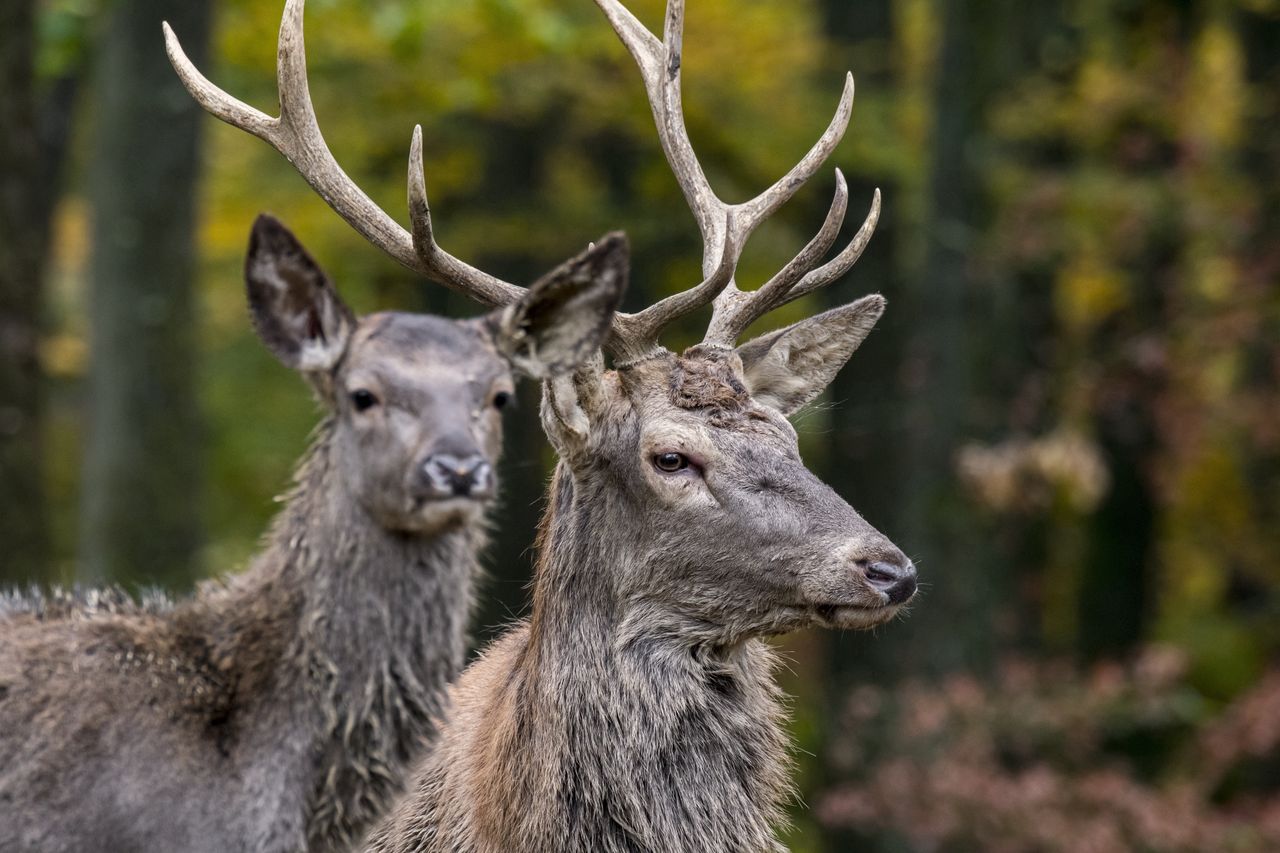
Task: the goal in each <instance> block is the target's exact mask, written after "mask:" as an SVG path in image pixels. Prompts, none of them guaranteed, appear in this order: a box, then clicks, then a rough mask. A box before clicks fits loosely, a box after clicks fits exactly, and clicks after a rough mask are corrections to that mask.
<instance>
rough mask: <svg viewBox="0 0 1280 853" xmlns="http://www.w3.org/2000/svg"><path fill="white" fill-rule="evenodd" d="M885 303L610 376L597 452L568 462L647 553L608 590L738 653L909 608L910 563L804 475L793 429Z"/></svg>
mask: <svg viewBox="0 0 1280 853" xmlns="http://www.w3.org/2000/svg"><path fill="white" fill-rule="evenodd" d="M882 304H883V303H882V301H881V300H879V298H878V297H875V298H872V299H870V300H864V301H863V302H862V303H855V305H856V306H857V307H858V310H856V311H854V310H843V309H842V310H843V313H836V312H831V313H830V314H828V315H821V316H820V317H816V318H813V319H812V320H808V321H804V322H803V323H801V324H797V326H795V327H791V328H789V329H786V330H783V331H782V332H780V333H775V334H774V335H771V336H767V337H766V338H762V339H759V340H758V341H753V342H752V343H750V344H747V345H745V346H743V347H740V348H738V350H736V351H734V350H729V349H727V348H709V347H695V348H693V349H692V350H690V351H688V352H686V353H685V354H684V355H682V356H675V355H672V354H670V353H662V354H660V355H658V356H656V357H652V358H649V359H647V360H644V361H641V362H639V363H637V364H635V365H634V366H632V367H628V368H624V369H622V370H619V371H617V373H614V374H606V375H605V376H604V377H603V381H602V382H601V384H600V386H599V394H598V396H599V397H601V398H602V399H603V403H602V404H600V405H599V406H597V407H596V408H595V416H594V418H593V419H592V423H591V425H590V429H589V432H588V433H587V441H586V442H585V443H584V444H583V445H581V446H580V447H578V448H577V451H578V452H576V453H575V452H573V450H572V449H571V450H570V453H569V454H567V456H566V458H567V459H568V460H569V464H570V466H571V468H573V469H574V473H575V477H576V479H577V480H578V482H579V483H580V486H579V489H581V490H582V491H584V493H586V494H587V495H589V497H588V498H587V499H586V501H584V502H583V504H584V505H585V504H588V503H589V504H590V506H592V507H605V508H606V509H604V510H599V511H603V512H607V513H609V515H610V516H611V518H610V519H609V521H608V523H609V526H610V527H612V528H615V529H617V530H619V531H620V532H621V535H622V536H624V537H625V538H626V539H627V541H628V542H629V543H630V545H629V548H628V551H629V552H630V553H633V554H636V555H638V557H637V558H635V559H631V560H625V561H620V565H622V567H623V568H622V569H621V571H620V574H619V576H618V577H617V578H614V579H612V580H613V582H614V583H615V584H616V586H615V594H616V595H617V596H618V598H619V599H620V600H622V601H623V602H625V603H626V606H627V607H628V608H629V609H635V611H636V612H638V613H643V614H645V618H644V619H643V620H638V621H642V622H646V623H648V624H653V623H655V622H657V623H662V622H663V619H661V618H658V619H654V618H652V617H654V615H655V612H656V613H661V614H663V615H665V616H667V617H668V618H672V619H675V620H676V622H677V624H681V625H683V626H685V628H686V629H687V630H688V631H691V632H703V633H705V632H706V631H708V630H709V631H710V632H711V633H713V634H715V635H716V636H717V637H718V638H719V639H720V640H722V641H729V642H731V641H733V640H735V639H740V638H743V637H747V636H755V635H762V634H772V633H780V632H784V631H789V630H793V629H796V628H800V627H804V626H808V625H822V626H825V627H838V628H869V627H872V626H874V625H878V624H880V623H882V622H884V621H886V620H888V619H890V618H892V617H893V616H894V615H895V614H896V613H897V612H898V611H899V610H900V609H901V607H902V606H903V605H904V604H905V603H906V602H908V601H909V600H910V599H911V598H912V596H913V595H914V594H915V591H916V579H915V568H914V566H913V565H912V564H911V561H910V560H908V559H907V557H906V556H905V555H904V554H903V553H902V552H901V551H900V550H899V549H898V548H897V547H896V546H895V545H894V544H893V543H891V542H890V541H889V540H888V539H886V538H885V537H884V536H883V535H882V534H880V533H879V532H878V531H877V530H876V529H875V528H873V527H872V526H871V525H870V524H868V523H867V522H866V521H864V520H863V519H862V517H861V516H859V515H858V513H857V512H855V511H854V510H853V508H852V507H850V506H849V504H847V503H846V502H845V501H844V500H842V499H841V498H840V496H839V495H837V494H836V493H835V492H834V491H833V490H832V489H831V488H830V487H828V486H827V485H826V484H824V483H823V482H821V481H820V480H819V479H818V478H817V477H815V476H814V475H813V474H812V473H811V472H810V471H809V470H808V469H807V468H806V467H805V466H804V463H803V462H802V461H801V459H800V453H799V448H798V445H797V439H796V433H795V430H794V429H793V428H792V426H791V424H790V423H789V422H788V421H787V418H786V415H787V414H789V413H790V412H792V411H794V410H795V409H797V408H799V407H800V406H801V405H803V404H804V403H806V402H808V401H809V400H810V399H811V398H812V397H813V396H814V395H815V394H816V393H817V392H818V391H820V390H821V389H822V387H823V386H825V385H826V382H827V381H828V380H829V378H830V376H831V375H834V373H835V371H836V370H837V369H838V368H839V367H840V366H841V365H842V364H843V363H844V360H845V359H847V358H848V354H849V353H850V352H852V348H853V347H854V346H856V343H857V342H858V341H860V340H861V339H862V336H863V335H865V333H866V332H865V330H866V329H869V328H870V324H871V323H874V321H875V318H876V317H878V315H879V312H880V310H881V308H882ZM815 365H816V367H815ZM579 396H580V397H581V396H587V395H579ZM557 425H559V431H558V433H557V434H558V435H561V436H563V435H564V434H565V430H564V427H563V424H562V423H561V422H559V421H558V420H556V419H551V420H550V423H549V426H551V427H556V426H557Z"/></svg>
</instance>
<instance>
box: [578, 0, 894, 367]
mask: <svg viewBox="0 0 1280 853" xmlns="http://www.w3.org/2000/svg"><path fill="white" fill-rule="evenodd" d="M595 2H596V5H597V6H599V7H600V9H601V11H603V12H604V14H605V16H606V17H607V18H608V19H609V23H610V24H612V26H613V29H614V31H615V32H616V33H617V34H618V37H619V38H620V39H621V40H622V43H623V44H624V45H625V46H626V48H627V50H628V51H630V53H631V56H632V57H633V58H634V59H635V61H636V65H638V66H639V68H640V75H641V77H642V78H643V79H644V86H645V90H646V92H647V93H648V96H649V105H650V107H651V108H652V110H653V118H654V122H655V123H656V124H657V127H658V138H659V139H660V141H661V143H662V150H663V151H664V152H665V153H666V156H667V162H668V163H670V165H671V170H672V172H674V173H675V176H676V180H677V181H678V182H679V184H680V189H681V190H682V191H683V192H684V196H685V200H686V201H687V202H688V203H689V207H690V209H691V210H692V211H693V215H694V217H695V218H696V219H697V221H698V229H699V230H700V231H701V233H702V244H703V252H702V274H703V275H704V276H706V280H705V281H703V282H702V283H701V284H699V285H698V286H697V287H694V288H692V289H691V290H687V291H684V292H683V293H679V294H676V295H675V296H671V297H668V298H667V299H664V300H662V301H661V302H658V303H657V304H655V305H652V306H650V307H649V308H646V309H645V310H644V311H642V312H640V313H639V314H635V315H620V316H619V317H618V318H617V320H616V321H615V323H614V334H613V337H612V338H610V341H609V347H610V350H611V351H612V352H614V354H615V355H617V356H619V357H630V358H634V357H637V356H639V355H641V354H643V353H644V352H646V351H648V350H651V349H653V348H654V347H655V346H656V344H657V336H658V334H659V333H661V331H662V329H663V327H665V326H666V325H668V324H669V323H671V322H672V321H673V320H675V319H677V318H679V317H682V316H684V315H686V314H688V313H690V312H691V311H694V310H696V309H698V308H700V307H702V306H703V305H706V304H707V303H708V302H714V309H713V314H712V318H711V323H710V325H709V327H708V330H707V334H706V337H705V338H704V343H707V344H713V345H720V346H733V344H734V342H735V341H736V340H737V338H738V336H739V335H740V334H742V332H743V331H744V330H745V329H746V328H747V326H749V325H750V324H751V323H752V322H754V321H755V320H757V319H759V318H760V317H762V316H763V315H764V314H765V313H767V312H768V311H771V310H773V309H774V308H777V307H779V306H781V305H784V304H786V303H787V302H790V301H791V300H793V299H798V298H799V297H801V296H804V295H805V294H807V293H812V292H813V291H814V290H817V289H818V288H820V287H822V286H824V285H826V284H828V283H830V282H832V281H834V280H836V279H837V278H839V277H840V276H842V275H844V274H845V273H846V272H847V271H848V270H849V268H850V267H852V266H853V264H854V263H855V262H856V261H857V260H858V257H859V256H860V255H861V254H862V250H863V249H864V248H866V245H867V242H868V241H869V240H870V238H871V233H872V232H873V231H874V230H875V225H876V220H877V219H878V217H879V215H880V192H879V190H877V191H876V193H875V197H874V199H873V201H872V205H871V212H870V213H869V214H868V215H867V218H866V221H865V222H863V224H862V227H861V228H860V229H859V230H858V233H857V234H856V235H855V236H854V238H853V240H852V241H851V242H850V243H849V245H848V246H847V247H846V248H845V249H844V250H843V251H841V252H840V253H839V254H838V255H837V256H836V257H834V258H832V259H831V260H830V261H828V262H827V263H826V264H823V265H822V266H818V264H819V262H820V261H821V260H822V258H823V257H824V256H825V255H826V253H827V252H828V251H829V250H830V248H831V246H832V244H833V243H834V242H835V240H836V237H837V236H838V235H839V233H840V226H841V225H842V224H843V222H844V215H845V211H846V209H847V207H848V201H849V188H848V185H847V184H846V182H845V179H844V176H843V175H842V174H841V173H840V171H839V170H838V169H837V170H836V195H835V199H834V201H833V202H832V204H831V211H830V213H828V215H827V219H826V222H824V223H823V226H822V228H821V230H819V232H818V234H817V235H816V236H815V237H814V238H813V240H811V241H810V242H809V244H808V245H807V246H805V247H804V249H802V250H801V251H800V253H799V254H798V255H796V257H795V258H794V259H793V260H792V261H791V262H790V263H788V264H787V265H786V266H785V267H783V269H782V270H781V271H780V272H779V273H778V274H777V275H775V276H774V277H773V278H772V279H770V280H769V281H768V282H766V283H765V284H764V285H763V286H762V287H760V288H759V289H757V290H755V291H751V292H743V291H742V290H739V289H738V286H737V284H736V283H735V282H734V273H735V271H736V269H737V265H738V260H739V258H740V257H741V254H742V248H743V246H744V245H745V243H746V241H747V238H748V237H750V236H751V234H752V232H753V231H755V229H756V227H757V226H759V225H760V223H761V222H763V221H764V220H765V219H767V218H768V217H769V216H771V215H772V214H773V213H774V212H775V211H776V210H777V209H778V208H779V207H781V206H782V205H783V204H785V203H786V202H787V201H788V200H790V199H791V197H792V196H793V195H795V194H796V192H797V191H798V190H799V189H800V187H801V186H803V185H804V183H805V182H806V181H808V180H809V178H811V177H813V175H814V174H815V173H816V172H817V171H818V169H819V168H821V166H822V164H823V163H824V162H826V160H827V158H828V157H830V156H831V153H832V151H834V150H835V148H836V146H837V145H838V144H839V143H840V140H841V139H843V138H844V134H845V131H846V130H847V129H848V127H849V118H850V115H851V114H852V110H853V75H852V74H849V75H846V77H845V85H844V92H843V93H842V94H841V96H840V104H839V106H838V107H837V108H836V113H835V116H834V117H833V118H832V120H831V124H830V125H829V126H828V127H827V129H826V131H825V132H824V133H823V134H822V137H821V138H820V139H819V140H818V141H817V142H816V143H815V144H814V146H813V147H812V148H811V149H810V150H809V152H808V153H807V154H805V156H804V157H803V158H802V159H801V160H800V162H799V163H797V164H796V165H795V166H794V167H793V168H792V169H791V171H790V172H788V173H787V174H786V175H784V176H783V177H782V178H780V179H779V180H778V181H777V182H776V183H775V184H774V185H773V186H771V187H769V188H768V189H767V190H765V191H764V192H762V193H760V195H758V196H756V197H755V198H753V199H751V200H750V201H746V202H742V203H741V204H728V203H726V202H724V201H722V200H721V199H720V197H719V196H717V195H716V193H715V191H714V190H713V189H712V188H711V184H710V183H709V182H708V181H707V176H706V173H705V172H704V171H703V169H702V166H701V165H700V164H699V162H698V158H697V155H696V154H695V153H694V150H693V145H692V143H691V142H690V141H689V133H688V130H687V129H686V128H685V123H684V113H683V108H682V106H681V99H680V68H681V60H682V49H683V38H684V0H668V2H667V10H666V18H665V22H664V25H663V37H662V40H661V41H659V40H658V38H657V37H656V36H654V35H653V34H652V33H651V32H649V30H648V29H646V28H645V26H644V25H643V24H642V23H640V21H639V20H638V19H637V18H636V16H635V15H633V14H632V13H631V12H630V11H629V10H628V9H627V8H626V7H625V6H624V5H622V3H621V2H620V0H595Z"/></svg>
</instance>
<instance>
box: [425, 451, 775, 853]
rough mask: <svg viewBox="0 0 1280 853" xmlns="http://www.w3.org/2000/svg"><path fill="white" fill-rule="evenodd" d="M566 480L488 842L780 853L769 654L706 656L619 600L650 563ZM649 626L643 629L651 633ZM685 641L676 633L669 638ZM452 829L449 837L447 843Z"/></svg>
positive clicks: (598, 505)
mask: <svg viewBox="0 0 1280 853" xmlns="http://www.w3.org/2000/svg"><path fill="white" fill-rule="evenodd" d="M608 500H609V498H608V495H607V494H595V495H591V494H584V495H583V496H582V497H581V499H580V498H579V497H578V496H577V495H575V492H574V483H573V478H572V476H571V475H570V474H569V473H568V472H567V469H566V467H565V466H564V465H561V467H560V469H559V470H558V472H557V475H556V481H555V485H554V487H553V492H552V496H551V504H552V510H551V512H550V515H549V517H548V518H547V519H544V528H543V530H542V533H541V539H542V542H541V543H540V546H541V547H540V550H541V564H540V568H539V573H538V582H537V586H536V589H535V604H534V612H533V617H532V619H531V621H530V625H529V629H528V640H527V644H526V645H525V646H524V648H523V649H522V650H521V651H520V652H519V653H518V654H517V656H516V659H515V661H514V666H513V668H512V669H513V671H512V673H511V678H510V679H509V681H508V682H507V686H506V688H505V690H504V692H505V693H506V694H507V695H506V696H504V697H503V699H504V701H501V702H499V703H495V704H496V707H500V708H502V709H504V710H506V711H507V712H508V715H509V716H510V717H511V718H510V719H508V720H505V721H503V723H502V724H501V725H500V727H499V728H500V730H501V731H502V732H503V733H504V734H505V736H506V740H505V742H504V743H501V744H500V745H499V746H498V751H497V755H496V757H497V758H498V759H499V763H497V764H496V765H493V766H492V768H491V769H492V770H493V773H492V775H489V774H486V777H487V778H486V780H485V782H486V784H485V785H484V788H485V789H487V790H488V791H489V792H491V793H490V794H489V799H488V801H487V802H483V803H481V804H480V805H479V808H478V809H477V811H478V812H479V814H480V815H481V820H482V827H483V828H482V830H481V834H482V835H483V836H484V837H485V838H487V839H488V841H489V842H490V843H491V844H492V843H499V842H500V841H501V840H502V839H504V838H506V839H520V843H519V844H516V845H514V846H513V847H511V848H509V849H513V850H530V851H532V850H539V851H543V850H566V851H567V850H595V851H636V850H645V851H672V852H673V853H675V851H690V853H692V851H699V853H713V851H771V850H775V849H780V848H779V845H778V842H777V841H776V836H775V830H776V829H777V828H778V826H779V824H780V823H782V820H783V818H782V813H781V809H780V805H781V803H782V801H783V800H784V799H785V797H786V796H787V794H788V791H789V788H788V782H787V776H788V774H787V770H788V763H787V759H786V740H785V736H784V734H783V732H782V728H781V725H780V723H781V717H782V714H781V710H780V707H779V694H778V691H777V688H776V687H775V685H774V683H773V680H772V676H771V672H772V667H773V659H772V656H771V654H770V653H769V651H768V650H767V648H766V647H765V646H764V645H763V644H762V643H760V642H758V641H755V640H751V641H747V642H745V643H742V644H740V645H738V646H736V647H734V648H711V647H707V646H701V645H698V644H697V643H696V641H692V640H690V639H689V637H688V636H687V635H686V634H684V633H675V632H674V631H672V632H668V631H667V630H665V629H664V627H663V622H662V621H661V620H660V619H659V618H657V617H658V614H656V613H646V612H643V607H642V606H640V605H636V604H628V603H626V602H623V601H621V600H620V599H619V597H618V595H617V593H616V592H615V591H614V589H613V588H612V587H611V584H610V578H611V577H616V576H618V575H620V574H621V573H622V572H625V571H627V568H628V567H627V566H626V561H627V560H628V559H630V558H631V557H629V555H632V554H637V553H641V552H639V551H637V550H636V549H635V547H634V546H631V545H630V544H629V543H626V542H620V541H618V539H617V538H615V537H614V536H612V535H605V531H607V530H610V529H612V527H616V525H613V526H612V527H611V526H610V525H608V524H607V521H608V518H609V514H610V513H611V512H616V511H617V508H611V507H610V506H609V505H608ZM646 625H648V626H650V629H646V628H645V626H646ZM672 627H674V626H672ZM443 829H446V828H445V827H442V830H443Z"/></svg>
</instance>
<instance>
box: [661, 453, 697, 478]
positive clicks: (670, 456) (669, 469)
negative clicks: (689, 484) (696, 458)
mask: <svg viewBox="0 0 1280 853" xmlns="http://www.w3.org/2000/svg"><path fill="white" fill-rule="evenodd" d="M653 467H655V468H657V469H658V470H659V471H662V472H664V473H667V474H674V473H676V472H677V471H683V470H685V469H686V468H688V467H689V457H687V456H685V455H684V454H681V453H659V454H658V455H657V456H655V457H653Z"/></svg>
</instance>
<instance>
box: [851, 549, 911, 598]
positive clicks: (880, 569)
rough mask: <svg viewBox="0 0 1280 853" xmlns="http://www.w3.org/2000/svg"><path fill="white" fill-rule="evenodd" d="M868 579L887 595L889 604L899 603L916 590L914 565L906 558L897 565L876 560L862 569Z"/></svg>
mask: <svg viewBox="0 0 1280 853" xmlns="http://www.w3.org/2000/svg"><path fill="white" fill-rule="evenodd" d="M863 574H865V575H866V578H867V580H868V581H870V582H871V585H872V586H873V587H875V588H876V589H878V590H880V591H881V592H883V593H884V594H885V595H887V596H888V597H889V603H890V604H901V603H902V602H904V601H906V600H907V599H908V598H910V597H911V596H913V595H915V592H916V567H915V565H914V564H913V563H912V562H911V561H910V560H908V561H907V562H905V563H903V564H901V565H899V564H896V563H888V562H884V561H878V562H875V563H871V564H870V565H868V566H866V568H864V569H863Z"/></svg>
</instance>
